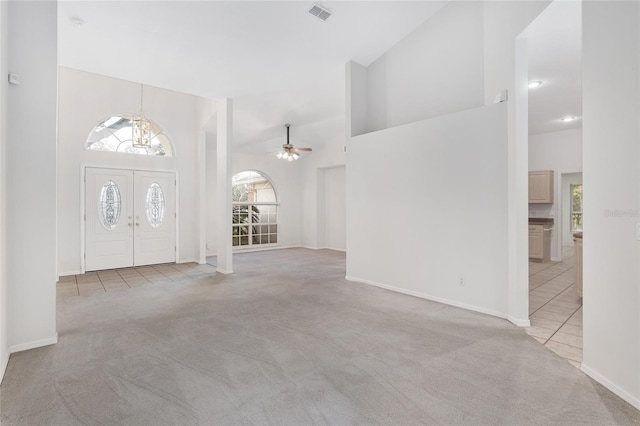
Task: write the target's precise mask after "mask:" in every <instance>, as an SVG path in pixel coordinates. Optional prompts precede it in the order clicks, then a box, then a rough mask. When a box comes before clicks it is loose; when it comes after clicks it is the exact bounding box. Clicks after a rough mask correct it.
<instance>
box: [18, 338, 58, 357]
mask: <svg viewBox="0 0 640 426" xmlns="http://www.w3.org/2000/svg"><path fill="white" fill-rule="evenodd" d="M56 343H58V333H56V335H55V336H53V337H49V338H47V339H42V340H34V341H33V342H27V343H20V344H18V345H12V346H9V353H12V354H14V353H16V352H22V351H28V350H29V349H35V348H40V347H42V346H49V345H55V344H56Z"/></svg>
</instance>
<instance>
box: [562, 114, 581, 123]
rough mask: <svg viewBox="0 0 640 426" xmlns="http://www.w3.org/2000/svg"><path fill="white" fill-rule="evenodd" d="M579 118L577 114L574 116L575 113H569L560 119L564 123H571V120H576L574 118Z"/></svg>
mask: <svg viewBox="0 0 640 426" xmlns="http://www.w3.org/2000/svg"><path fill="white" fill-rule="evenodd" d="M577 119H578V117H575V116H573V115H568V116H566V117H562V118H561V119H560V121H562V122H563V123H570V122H572V121H574V120H577Z"/></svg>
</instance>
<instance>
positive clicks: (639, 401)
mask: <svg viewBox="0 0 640 426" xmlns="http://www.w3.org/2000/svg"><path fill="white" fill-rule="evenodd" d="M580 370H582V372H583V373H584V374H586V375H587V376H589V377H591V378H592V379H593V380H595V381H596V382H598V383H600V384H601V385H602V386H604V387H605V388H607V389H609V390H610V391H611V392H613V393H615V394H616V395H618V396H619V397H620V398H622V399H624V400H625V401H627V402H628V403H629V404H631V405H633V406H634V407H635V408H637V409H638V410H640V398H638V397H636V396H633V395H631V394H630V393H629V392H627V391H626V390H624V389H622V388H621V387H620V386H618V385H616V384H615V383H613V382H612V381H611V380H609V379H607V378H606V377H604V376H603V375H602V374H600V373H598V372H597V371H595V370H593V369H592V368H591V367H589V366H587V365H585V364H584V362H583V363H582V364H581V365H580Z"/></svg>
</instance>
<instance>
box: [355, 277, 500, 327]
mask: <svg viewBox="0 0 640 426" xmlns="http://www.w3.org/2000/svg"><path fill="white" fill-rule="evenodd" d="M344 278H345V279H346V280H347V281H354V282H358V283H362V284H368V285H373V286H376V287H380V288H384V289H386V290H391V291H395V292H397V293H402V294H408V295H409V296H415V297H419V298H421V299H426V300H432V301H434V302H439V303H444V304H445V305H450V306H455V307H456V308H462V309H467V310H469V311H474V312H480V313H481V314H487V315H491V316H494V317H498V318H502V319H508V317H507V314H505V313H502V312H498V311H494V310H492V309H486V308H482V307H480V306H475V305H469V304H467V303H462V302H457V301H455V300H449V299H443V298H441V297H436V296H431V295H429V294H426V293H421V292H419V291H413V290H407V289H404V288H400V287H394V286H392V285H388V284H382V283H378V282H375V281H371V280H365V279H362V278H357V277H352V276H350V275H347V276H345V277H344Z"/></svg>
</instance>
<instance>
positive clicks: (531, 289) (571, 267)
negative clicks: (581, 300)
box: [529, 266, 574, 293]
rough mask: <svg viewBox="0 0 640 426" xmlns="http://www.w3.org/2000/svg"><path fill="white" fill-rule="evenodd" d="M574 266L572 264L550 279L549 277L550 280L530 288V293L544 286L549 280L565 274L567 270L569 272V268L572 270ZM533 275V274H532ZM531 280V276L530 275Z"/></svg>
mask: <svg viewBox="0 0 640 426" xmlns="http://www.w3.org/2000/svg"><path fill="white" fill-rule="evenodd" d="M573 268H574V267H573V266H570V267H569V268H567V269H565V270H564V271H562V272H559V273H558V274H557V275H554V276H553V277H551V278H549V279H548V280H546V281H545V282H543V283H540V285H538V286H536V287H534V288H529V293H531V292H532V291H533V290H535V289H537V288H539V287H542V286H543V285H545V284H547V283H548V282H549V281H552V280H555V279H556V278H558V277H559V276H560V275H562V274H564V273H565V272H568V271H569V270H571V269H573ZM534 275H535V274H534ZM532 276H533V275H532ZM529 282H531V276H529ZM571 284H573V283H571Z"/></svg>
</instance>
